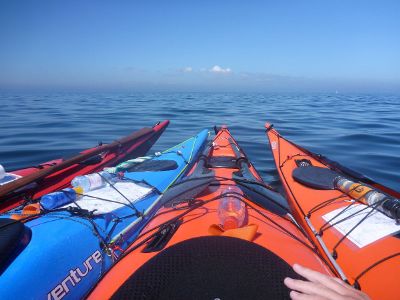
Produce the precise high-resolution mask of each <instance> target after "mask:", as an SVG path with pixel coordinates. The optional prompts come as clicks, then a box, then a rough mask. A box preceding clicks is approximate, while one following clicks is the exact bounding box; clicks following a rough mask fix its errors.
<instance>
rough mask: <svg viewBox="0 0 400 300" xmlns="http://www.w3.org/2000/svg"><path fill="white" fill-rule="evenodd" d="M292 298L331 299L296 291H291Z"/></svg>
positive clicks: (302, 299) (293, 299)
mask: <svg viewBox="0 0 400 300" xmlns="http://www.w3.org/2000/svg"><path fill="white" fill-rule="evenodd" d="M290 298H291V299H292V300H329V299H328V298H325V297H321V296H315V295H307V294H301V293H299V292H296V291H291V292H290Z"/></svg>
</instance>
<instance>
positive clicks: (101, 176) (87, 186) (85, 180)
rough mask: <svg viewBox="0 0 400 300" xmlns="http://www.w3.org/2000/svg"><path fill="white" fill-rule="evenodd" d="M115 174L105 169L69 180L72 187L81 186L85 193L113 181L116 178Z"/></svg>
mask: <svg viewBox="0 0 400 300" xmlns="http://www.w3.org/2000/svg"><path fill="white" fill-rule="evenodd" d="M116 178H117V177H116V175H114V174H110V173H108V172H106V171H101V172H99V173H93V174H88V175H84V176H77V177H75V178H74V179H73V180H72V181H71V185H72V186H73V187H78V186H80V187H82V189H83V192H84V193H87V192H89V191H93V190H95V189H98V188H101V187H103V186H107V185H108V183H109V182H110V183H113V182H115V180H116Z"/></svg>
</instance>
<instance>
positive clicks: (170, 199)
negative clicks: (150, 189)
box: [161, 175, 215, 207]
mask: <svg viewBox="0 0 400 300" xmlns="http://www.w3.org/2000/svg"><path fill="white" fill-rule="evenodd" d="M214 180H215V178H214V177H213V176H212V175H211V176H207V177H197V178H196V177H195V178H188V179H187V180H184V181H181V182H180V183H179V184H177V185H175V186H173V187H171V188H169V189H168V190H167V191H166V192H165V193H164V195H163V197H162V200H161V204H162V205H164V206H165V207H171V206H173V205H176V204H178V203H180V202H183V201H184V200H187V199H192V198H195V197H196V196H197V195H198V194H200V193H201V192H202V191H204V190H205V189H206V188H207V187H208V186H209V184H210V183H211V182H212V181H214Z"/></svg>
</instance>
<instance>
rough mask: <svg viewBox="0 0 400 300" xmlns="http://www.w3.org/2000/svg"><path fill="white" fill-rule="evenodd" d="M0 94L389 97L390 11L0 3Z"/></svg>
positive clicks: (278, 4) (227, 4)
mask: <svg viewBox="0 0 400 300" xmlns="http://www.w3.org/2000/svg"><path fill="white" fill-rule="evenodd" d="M0 45H1V46H0V88H3V89H4V88H5V89H40V88H43V89H55V90H57V89H88V90H107V89H110V90H133V91H134V90H170V91H181V90H187V91H196V90H199V91H207V90H210V91H214V90H216V91H217V90H220V91H257V92H259V91H335V90H339V91H342V90H351V91H378V92H379V91H399V90H400V1H385V0H382V1H368V0H363V1H351V0H342V1H307V0H302V1H300V0H292V1H287V0H282V1H232V0H230V1H222V0H220V1H218V0H213V1H208V0H205V1H187V0H186V1H173V0H169V1H140V2H139V1H89V0H86V1H85V0H79V1H75V0H68V1H57V0H52V1H20V0H13V1H6V0H0Z"/></svg>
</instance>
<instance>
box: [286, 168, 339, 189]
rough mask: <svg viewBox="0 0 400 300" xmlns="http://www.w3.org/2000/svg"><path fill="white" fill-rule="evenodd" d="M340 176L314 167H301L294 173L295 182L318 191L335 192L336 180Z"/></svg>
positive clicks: (325, 169)
mask: <svg viewBox="0 0 400 300" xmlns="http://www.w3.org/2000/svg"><path fill="white" fill-rule="evenodd" d="M339 176H340V175H339V174H338V173H337V172H335V171H332V170H330V169H327V168H320V167H314V166H308V167H299V168H296V169H294V170H293V172H292V177H293V179H294V180H296V181H297V182H299V183H301V184H303V185H305V186H308V187H311V188H313V189H317V190H334V189H335V179H336V178H337V177H339Z"/></svg>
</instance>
